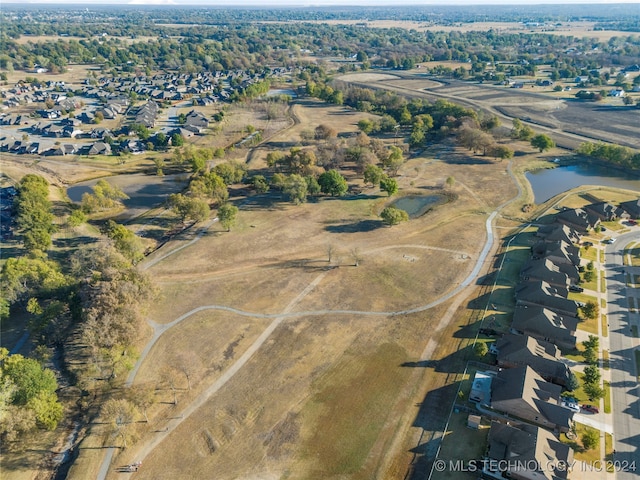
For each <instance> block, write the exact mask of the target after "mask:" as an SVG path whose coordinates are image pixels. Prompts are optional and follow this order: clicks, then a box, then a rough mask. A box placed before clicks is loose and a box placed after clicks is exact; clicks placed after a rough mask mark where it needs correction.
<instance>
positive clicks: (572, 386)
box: [566, 372, 580, 392]
mask: <svg viewBox="0 0 640 480" xmlns="http://www.w3.org/2000/svg"><path fill="white" fill-rule="evenodd" d="M566 388H567V390H568V391H570V392H573V391H574V390H577V389H579V388H580V380H578V377H577V375H576V374H575V373H573V372H569V378H568V379H567V385H566Z"/></svg>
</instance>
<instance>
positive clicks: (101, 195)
mask: <svg viewBox="0 0 640 480" xmlns="http://www.w3.org/2000/svg"><path fill="white" fill-rule="evenodd" d="M91 190H92V191H93V193H89V192H85V193H84V194H83V195H82V201H81V205H82V211H83V212H85V213H88V214H91V213H96V212H101V211H104V210H111V209H114V208H119V207H122V200H127V199H128V198H129V196H128V195H127V194H126V193H124V192H123V191H122V190H121V189H120V187H118V186H116V185H111V184H110V183H109V182H107V181H106V180H98V183H96V184H95V185H94V186H93V187H91Z"/></svg>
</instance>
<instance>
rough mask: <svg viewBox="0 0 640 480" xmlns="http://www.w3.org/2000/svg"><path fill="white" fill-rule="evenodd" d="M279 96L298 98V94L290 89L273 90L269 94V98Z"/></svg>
mask: <svg viewBox="0 0 640 480" xmlns="http://www.w3.org/2000/svg"><path fill="white" fill-rule="evenodd" d="M278 95H289V96H290V97H291V98H296V97H297V96H298V94H297V93H296V92H295V91H294V90H291V89H289V88H272V89H271V90H269V91H268V92H267V97H276V96H278Z"/></svg>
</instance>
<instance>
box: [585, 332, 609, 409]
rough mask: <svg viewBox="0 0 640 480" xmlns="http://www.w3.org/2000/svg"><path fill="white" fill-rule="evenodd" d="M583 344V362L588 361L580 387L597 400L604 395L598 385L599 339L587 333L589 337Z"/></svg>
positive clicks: (599, 377)
mask: <svg viewBox="0 0 640 480" xmlns="http://www.w3.org/2000/svg"><path fill="white" fill-rule="evenodd" d="M582 345H583V346H584V352H583V354H582V355H583V356H584V359H585V362H587V363H588V365H587V366H586V367H584V378H583V380H584V384H583V386H582V388H583V389H584V392H585V393H586V394H587V395H588V396H589V398H590V399H592V400H598V399H600V398H602V397H604V394H605V392H604V389H603V388H602V387H601V386H600V379H601V376H600V369H599V368H598V365H597V364H598V348H599V339H598V337H597V336H596V335H589V338H588V339H587V340H585V341H583V342H582Z"/></svg>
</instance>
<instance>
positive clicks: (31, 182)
mask: <svg viewBox="0 0 640 480" xmlns="http://www.w3.org/2000/svg"><path fill="white" fill-rule="evenodd" d="M17 191H18V193H17V195H16V197H15V200H14V208H15V223H16V227H17V230H18V232H20V234H21V235H22V240H23V243H24V247H25V249H26V250H27V251H28V252H32V253H33V252H36V251H45V250H47V249H48V248H49V246H50V245H51V234H52V233H53V232H54V231H55V227H54V225H53V213H52V210H51V202H50V201H49V184H48V183H47V181H46V180H45V179H44V178H42V177H41V176H39V175H34V174H29V175H25V176H24V177H22V179H21V180H20V182H19V183H18V185H17Z"/></svg>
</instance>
